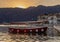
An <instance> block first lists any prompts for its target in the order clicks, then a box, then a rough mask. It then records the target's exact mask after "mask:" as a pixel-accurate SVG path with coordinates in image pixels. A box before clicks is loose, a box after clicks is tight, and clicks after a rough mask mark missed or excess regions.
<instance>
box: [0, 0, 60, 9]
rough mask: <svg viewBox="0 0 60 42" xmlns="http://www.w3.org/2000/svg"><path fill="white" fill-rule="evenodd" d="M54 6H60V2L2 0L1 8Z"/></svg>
mask: <svg viewBox="0 0 60 42" xmlns="http://www.w3.org/2000/svg"><path fill="white" fill-rule="evenodd" d="M38 5H45V6H52V5H60V0H0V8H2V7H22V8H27V7H30V6H38Z"/></svg>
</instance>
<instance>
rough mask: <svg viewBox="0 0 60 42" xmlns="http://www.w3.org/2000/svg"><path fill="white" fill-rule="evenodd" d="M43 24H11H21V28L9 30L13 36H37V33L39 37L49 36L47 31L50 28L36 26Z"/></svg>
mask: <svg viewBox="0 0 60 42" xmlns="http://www.w3.org/2000/svg"><path fill="white" fill-rule="evenodd" d="M40 23H41V22H20V23H11V24H17V25H18V24H19V25H20V27H18V28H16V27H15V28H14V27H10V28H9V33H12V34H33V35H35V34H36V33H37V34H39V35H42V34H43V35H47V33H46V31H47V28H48V27H44V26H37V25H35V24H40Z"/></svg>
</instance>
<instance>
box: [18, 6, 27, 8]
mask: <svg viewBox="0 0 60 42" xmlns="http://www.w3.org/2000/svg"><path fill="white" fill-rule="evenodd" d="M17 7H18V8H27V7H25V6H17Z"/></svg>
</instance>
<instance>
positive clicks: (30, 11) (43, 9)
mask: <svg viewBox="0 0 60 42" xmlns="http://www.w3.org/2000/svg"><path fill="white" fill-rule="evenodd" d="M50 13H60V5H56V6H43V5H39V6H37V7H29V8H27V9H22V8H0V22H17V21H33V20H37V16H38V15H40V14H50Z"/></svg>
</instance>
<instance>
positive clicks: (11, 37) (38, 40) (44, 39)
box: [0, 32, 60, 42]
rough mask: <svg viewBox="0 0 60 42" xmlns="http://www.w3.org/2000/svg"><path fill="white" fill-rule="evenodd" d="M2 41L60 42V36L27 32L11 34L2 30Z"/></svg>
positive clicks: (0, 40) (0, 37) (0, 34)
mask: <svg viewBox="0 0 60 42" xmlns="http://www.w3.org/2000/svg"><path fill="white" fill-rule="evenodd" d="M0 42H60V37H59V36H57V37H49V36H40V35H27V34H9V33H2V32H0Z"/></svg>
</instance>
